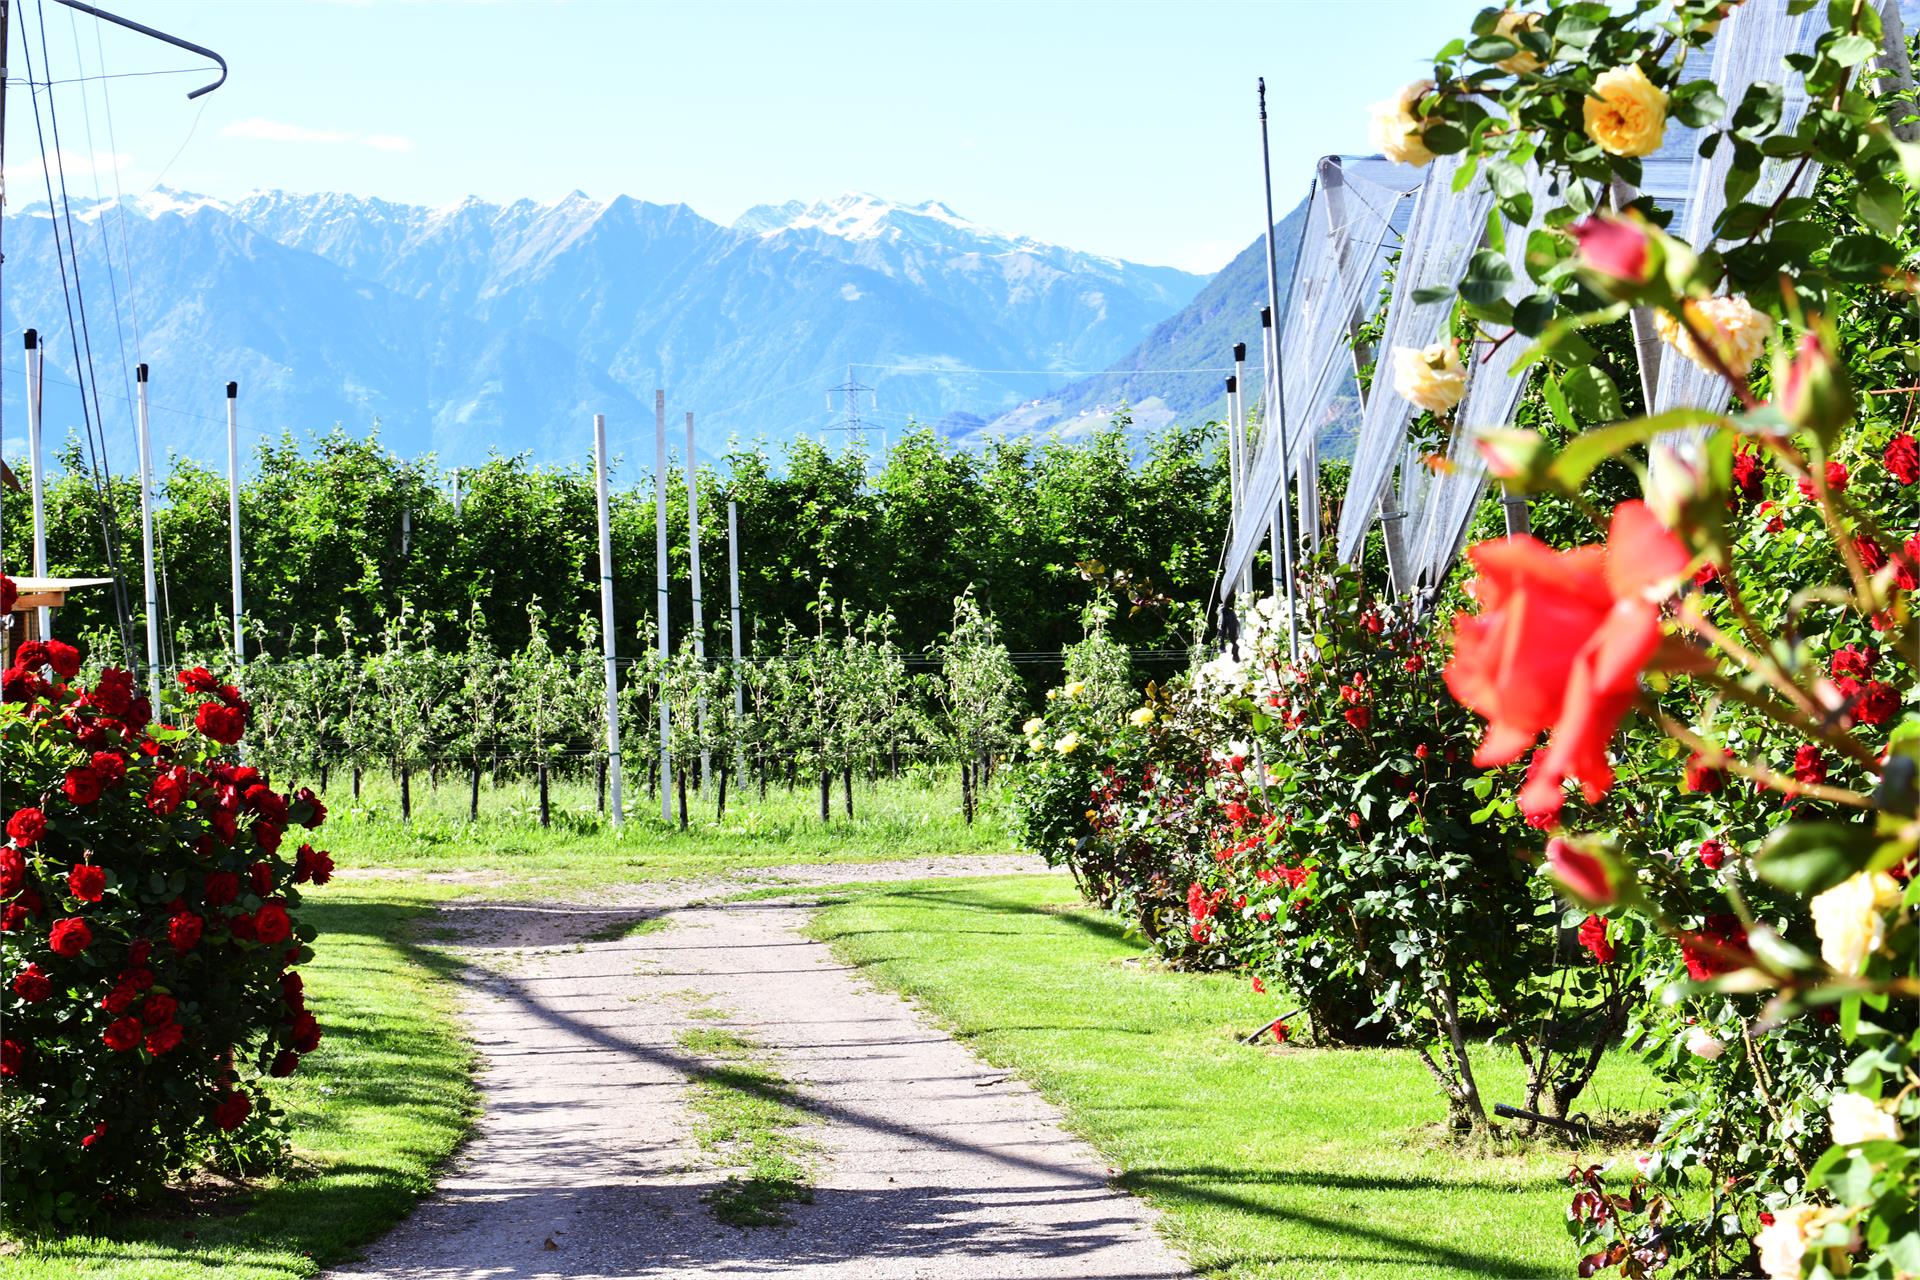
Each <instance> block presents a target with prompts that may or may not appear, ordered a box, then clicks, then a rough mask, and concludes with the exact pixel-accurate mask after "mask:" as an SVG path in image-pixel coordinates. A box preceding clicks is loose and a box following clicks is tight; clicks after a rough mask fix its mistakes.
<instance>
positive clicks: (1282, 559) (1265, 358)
mask: <svg viewBox="0 0 1920 1280" xmlns="http://www.w3.org/2000/svg"><path fill="white" fill-rule="evenodd" d="M1276 332H1277V330H1276V329H1275V328H1274V324H1273V308H1271V307H1262V308H1260V367H1261V378H1262V384H1261V389H1260V394H1261V403H1260V426H1261V429H1262V430H1264V431H1268V432H1275V431H1280V430H1282V429H1283V428H1284V427H1285V425H1286V424H1285V423H1283V422H1281V421H1279V420H1278V419H1277V418H1275V417H1274V413H1275V411H1276V410H1277V409H1278V408H1279V405H1278V404H1277V402H1276V401H1275V399H1274V394H1273V388H1274V384H1275V383H1276V382H1277V381H1278V380H1279V374H1278V371H1277V369H1276V368H1275V366H1276V365H1277V364H1278V363H1279V359H1280V357H1279V353H1278V351H1277V350H1276V345H1277V341H1278V340H1277V339H1276V337H1275V336H1274V335H1275V333H1276ZM1274 508H1275V509H1274V510H1273V511H1270V512H1268V513H1267V558H1268V559H1269V560H1270V561H1271V562H1272V566H1273V594H1274V595H1276V596H1278V595H1280V594H1281V592H1282V590H1283V589H1284V590H1285V591H1286V592H1287V593H1288V594H1289V596H1290V595H1291V593H1292V590H1293V588H1292V582H1293V578H1292V576H1291V575H1290V574H1289V573H1288V572H1287V558H1286V553H1285V543H1284V542H1283V541H1282V539H1281V536H1280V517H1281V514H1282V513H1283V512H1285V511H1286V510H1287V455H1286V450H1284V449H1282V450H1281V451H1280V495H1279V498H1278V499H1277V500H1276V501H1275V503H1274ZM1248 572H1249V573H1251V572H1252V570H1251V569H1249V570H1248ZM1288 616H1289V618H1291V616H1292V606H1291V603H1289V606H1288ZM1288 625H1289V626H1292V623H1291V621H1289V623H1288ZM1289 634H1291V633H1289Z"/></svg>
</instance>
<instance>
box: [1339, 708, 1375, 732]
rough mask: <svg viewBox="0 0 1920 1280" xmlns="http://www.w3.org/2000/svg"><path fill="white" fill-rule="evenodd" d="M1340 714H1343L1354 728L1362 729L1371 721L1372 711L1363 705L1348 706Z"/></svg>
mask: <svg viewBox="0 0 1920 1280" xmlns="http://www.w3.org/2000/svg"><path fill="white" fill-rule="evenodd" d="M1340 714H1341V715H1343V716H1345V717H1346V719H1347V723H1348V724H1350V725H1352V726H1353V727H1354V728H1356V729H1362V730H1364V729H1365V728H1366V727H1367V725H1368V724H1370V723H1372V721H1373V712H1371V711H1369V710H1368V709H1367V708H1365V707H1348V708H1347V709H1346V710H1345V711H1343V712H1341V713H1340Z"/></svg>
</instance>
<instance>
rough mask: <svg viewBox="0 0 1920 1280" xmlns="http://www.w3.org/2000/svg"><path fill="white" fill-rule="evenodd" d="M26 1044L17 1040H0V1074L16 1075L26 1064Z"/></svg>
mask: <svg viewBox="0 0 1920 1280" xmlns="http://www.w3.org/2000/svg"><path fill="white" fill-rule="evenodd" d="M26 1061H27V1046H25V1045H23V1044H21V1043H20V1042H19V1041H18V1040H0V1076H17V1075H19V1074H20V1068H21V1067H23V1066H25V1065H26Z"/></svg>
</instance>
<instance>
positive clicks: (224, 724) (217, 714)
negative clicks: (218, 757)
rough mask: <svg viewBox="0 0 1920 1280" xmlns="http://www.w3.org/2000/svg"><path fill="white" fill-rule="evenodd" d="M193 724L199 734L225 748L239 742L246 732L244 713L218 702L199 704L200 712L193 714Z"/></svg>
mask: <svg viewBox="0 0 1920 1280" xmlns="http://www.w3.org/2000/svg"><path fill="white" fill-rule="evenodd" d="M193 724H194V727H195V728H196V729H198V730H200V732H201V733H204V734H206V735H207V736H208V737H209V738H212V739H213V740H214V741H215V742H219V743H223V744H225V745H227V746H232V745H233V744H234V743H236V742H238V741H240V738H241V735H243V734H244V733H246V731H247V717H246V713H245V712H243V711H241V710H240V708H238V707H228V706H223V705H222V704H220V703H218V702H203V703H201V704H200V710H199V711H197V712H195V713H194V717H193Z"/></svg>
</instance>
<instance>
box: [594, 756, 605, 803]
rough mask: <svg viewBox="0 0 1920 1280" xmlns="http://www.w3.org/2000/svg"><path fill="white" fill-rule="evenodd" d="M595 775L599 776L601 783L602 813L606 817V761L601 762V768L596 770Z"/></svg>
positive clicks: (600, 800) (600, 801)
mask: <svg viewBox="0 0 1920 1280" xmlns="http://www.w3.org/2000/svg"><path fill="white" fill-rule="evenodd" d="M595 773H596V774H598V775H599V782H600V792H599V794H600V799H599V805H600V812H601V814H602V815H605V813H606V812H607V762H606V761H605V760H602V761H601V762H600V767H599V768H598V769H596V770H595Z"/></svg>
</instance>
